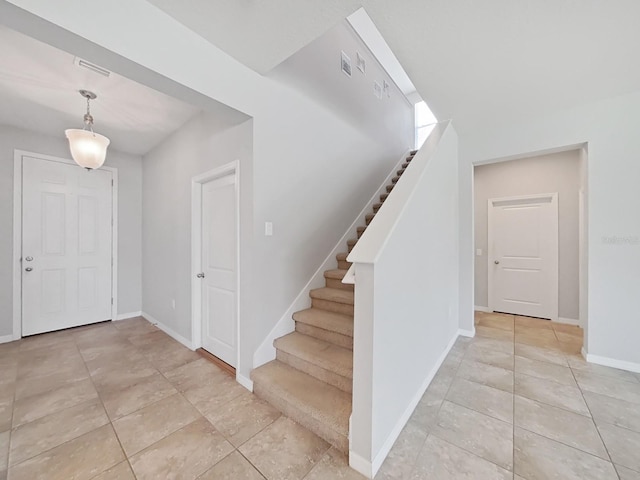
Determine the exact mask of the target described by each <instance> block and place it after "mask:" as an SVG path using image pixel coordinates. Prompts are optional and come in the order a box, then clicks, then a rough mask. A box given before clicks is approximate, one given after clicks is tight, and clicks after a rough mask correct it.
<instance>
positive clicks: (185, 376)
mask: <svg viewBox="0 0 640 480" xmlns="http://www.w3.org/2000/svg"><path fill="white" fill-rule="evenodd" d="M164 375H165V377H167V379H168V380H169V381H170V382H171V383H172V384H173V386H174V387H176V388H177V389H178V390H179V391H181V392H185V391H187V390H191V389H193V388H198V387H200V386H201V385H203V384H206V383H216V382H217V381H219V380H221V379H228V378H230V376H229V375H228V374H227V373H226V372H223V371H222V370H221V369H220V368H219V367H217V366H215V365H214V364H213V363H211V362H210V361H209V360H207V359H205V358H200V359H199V360H196V361H195V362H190V363H187V364H185V365H182V366H181V367H178V368H175V369H173V370H170V371H168V372H165V374H164Z"/></svg>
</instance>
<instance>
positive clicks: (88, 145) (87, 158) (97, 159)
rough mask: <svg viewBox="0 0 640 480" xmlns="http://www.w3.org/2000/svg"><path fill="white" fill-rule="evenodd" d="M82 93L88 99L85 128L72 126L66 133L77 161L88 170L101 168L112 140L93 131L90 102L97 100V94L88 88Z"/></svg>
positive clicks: (72, 153) (72, 154)
mask: <svg viewBox="0 0 640 480" xmlns="http://www.w3.org/2000/svg"><path fill="white" fill-rule="evenodd" d="M80 95H82V96H83V97H84V98H86V99H87V113H85V115H84V128H83V129H82V130H80V129H75V128H70V129H68V130H65V131H64V133H65V135H66V136H67V138H68V139H69V150H71V156H72V157H73V159H74V160H75V162H76V163H77V164H78V165H80V166H81V167H84V168H86V169H87V170H93V169H95V168H100V167H101V166H102V164H103V163H104V159H105V157H106V156H107V147H108V146H109V143H110V140H109V139H108V138H107V137H105V136H104V135H100V134H99V133H95V132H94V131H93V117H92V116H91V110H90V108H89V102H90V101H91V100H95V99H96V98H97V95H96V94H95V93H93V92H90V91H88V90H80Z"/></svg>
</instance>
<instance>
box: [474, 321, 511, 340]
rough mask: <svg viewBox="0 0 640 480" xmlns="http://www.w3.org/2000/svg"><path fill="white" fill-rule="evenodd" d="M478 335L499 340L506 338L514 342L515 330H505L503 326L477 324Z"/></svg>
mask: <svg viewBox="0 0 640 480" xmlns="http://www.w3.org/2000/svg"><path fill="white" fill-rule="evenodd" d="M476 335H479V336H481V337H486V338H495V339H498V340H505V341H508V342H513V332H512V331H510V330H503V329H501V328H493V327H485V326H483V325H477V326H476Z"/></svg>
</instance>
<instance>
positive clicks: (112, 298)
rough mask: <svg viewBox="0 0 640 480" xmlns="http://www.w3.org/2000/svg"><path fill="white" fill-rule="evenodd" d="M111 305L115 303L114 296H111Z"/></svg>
mask: <svg viewBox="0 0 640 480" xmlns="http://www.w3.org/2000/svg"><path fill="white" fill-rule="evenodd" d="M111 305H113V297H111Z"/></svg>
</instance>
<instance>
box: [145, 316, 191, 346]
mask: <svg viewBox="0 0 640 480" xmlns="http://www.w3.org/2000/svg"><path fill="white" fill-rule="evenodd" d="M141 316H142V317H144V318H145V319H146V320H147V321H148V322H149V323H151V324H152V325H155V326H156V327H158V328H159V329H160V330H162V331H163V332H164V333H166V334H167V335H169V336H170V337H171V338H173V339H174V340H176V341H178V342H180V343H181V344H182V345H184V346H185V347H187V348H188V349H189V350H195V349H194V348H193V345H192V343H191V340H187V339H186V338H185V337H183V336H182V335H180V334H179V333H178V332H176V331H175V330H173V329H172V328H170V327H167V326H166V325H165V324H164V323H162V322H160V321H158V320H157V319H155V318H153V317H152V316H151V315H149V314H148V313H147V312H141Z"/></svg>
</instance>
